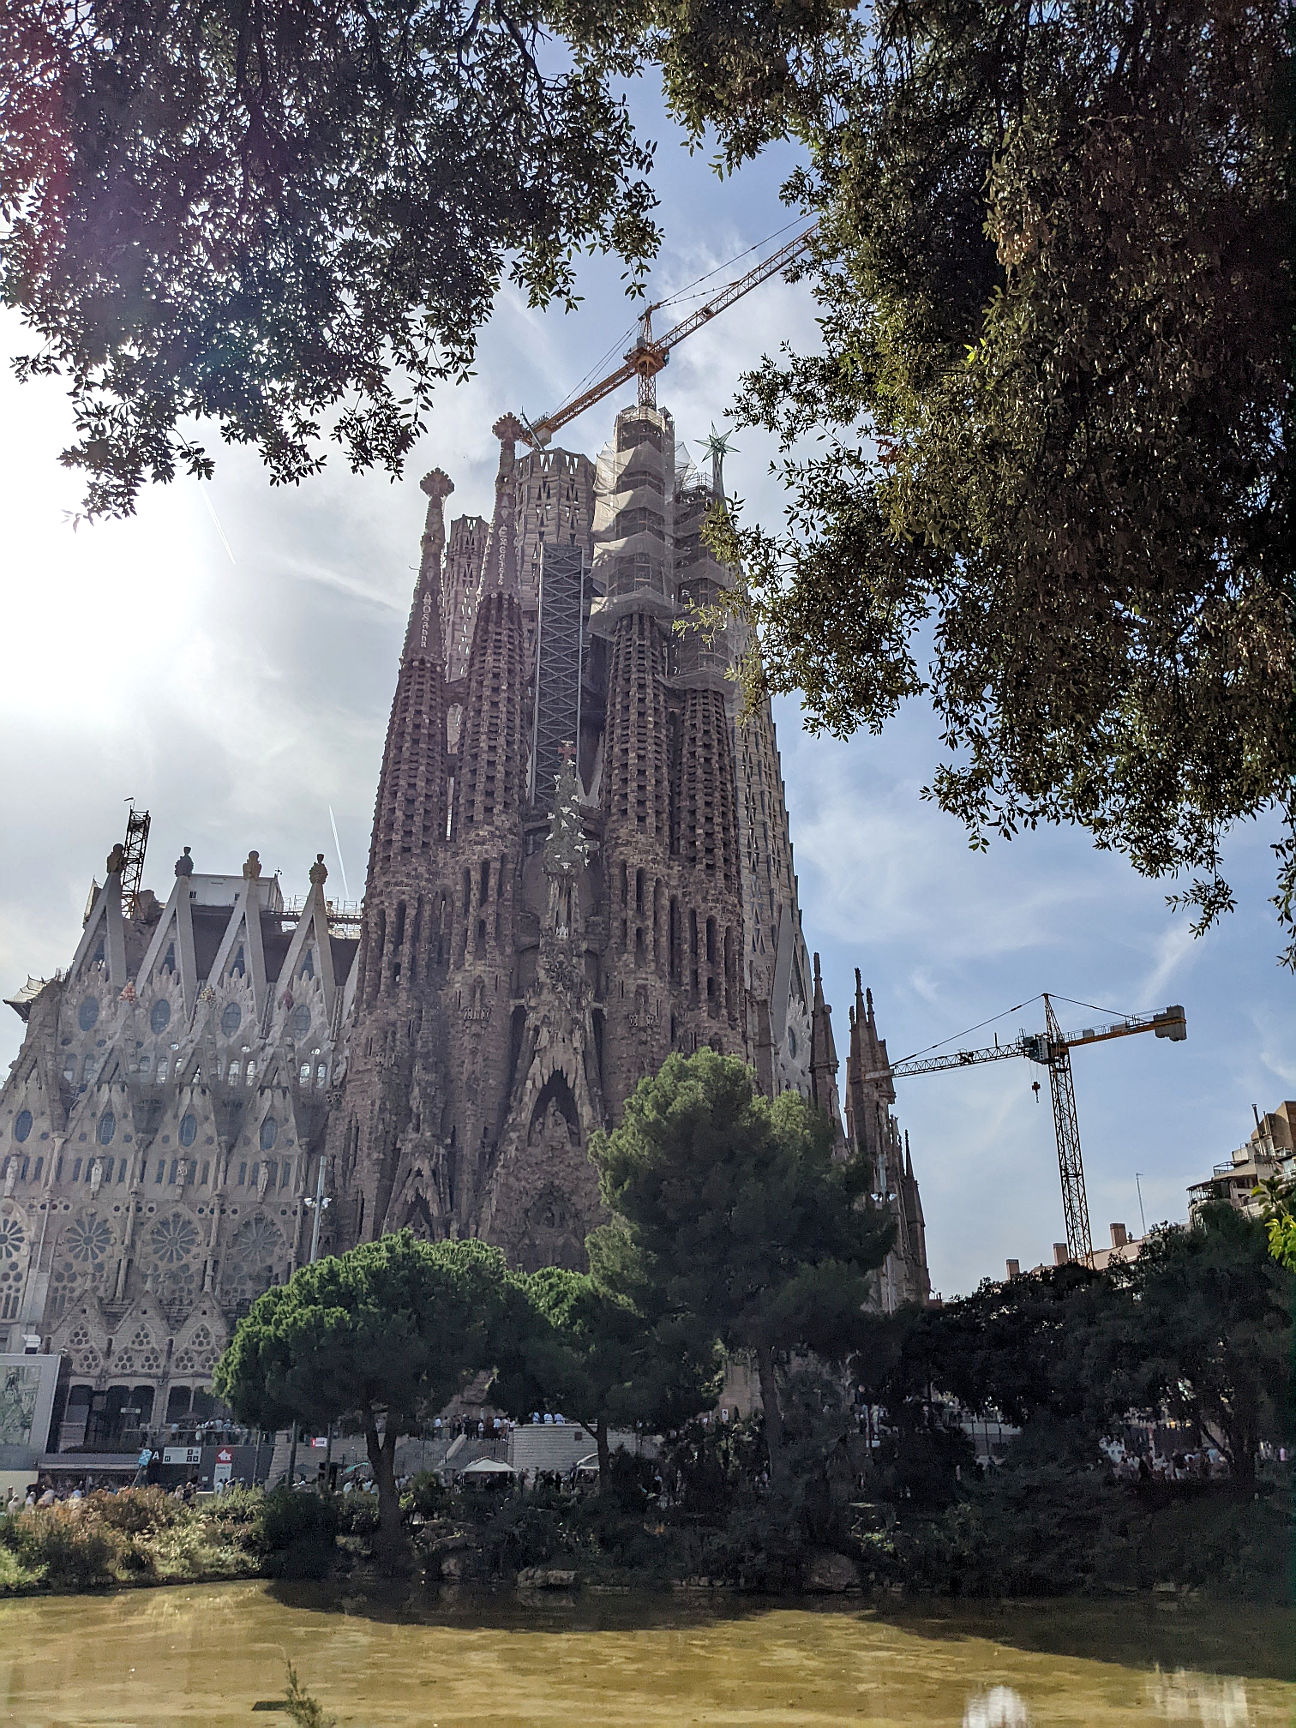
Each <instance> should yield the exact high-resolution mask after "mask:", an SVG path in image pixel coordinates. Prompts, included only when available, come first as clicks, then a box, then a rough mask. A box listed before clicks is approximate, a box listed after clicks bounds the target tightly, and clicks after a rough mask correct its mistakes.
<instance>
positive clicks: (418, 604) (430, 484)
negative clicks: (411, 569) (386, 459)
mask: <svg viewBox="0 0 1296 1728" xmlns="http://www.w3.org/2000/svg"><path fill="white" fill-rule="evenodd" d="M419 485H420V486H421V487H422V489H423V491H424V492H426V494H427V501H428V506H427V517H426V519H425V521H424V524H423V540H422V543H421V548H420V557H419V573H418V582H417V583H416V584H415V587H414V603H413V605H412V606H411V607H410V615H409V624H408V625H407V626H406V630H405V648H404V652H403V653H402V655H401V661H402V663H404V662H405V661H406V660H408V659H409V658H410V657H411V655H415V654H424V655H428V656H432V655H435V656H436V658H437V660H438V662H439V661H440V659H441V654H442V649H441V560H442V555H443V554H444V552H445V501H446V499H447V498H448V497H449V496H450V494H451V493H452V492H453V491H454V481H453V480H452V479H451V478H450V476H449V475H448V474H447V473H446V472H445V471H444V469H441V468H434V469H433V470H432V472H431V473H430V474H425V475H424V476H423V478H422V479H421V480H420V481H419Z"/></svg>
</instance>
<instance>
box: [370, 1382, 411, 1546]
mask: <svg viewBox="0 0 1296 1728" xmlns="http://www.w3.org/2000/svg"><path fill="white" fill-rule="evenodd" d="M364 1422H365V1450H366V1451H367V1452H368V1454H369V1467H370V1469H371V1470H372V1471H373V1476H374V1486H375V1487H376V1488H377V1490H378V1534H377V1537H376V1539H375V1541H374V1557H375V1559H376V1560H377V1561H378V1564H379V1565H380V1566H381V1567H382V1569H383V1571H385V1572H399V1571H402V1570H404V1569H405V1568H406V1567H407V1566H408V1564H409V1543H408V1541H407V1540H406V1536H405V1528H404V1526H403V1524H402V1523H401V1509H400V1495H399V1494H398V1493H397V1491H396V1433H395V1430H394V1429H390V1428H389V1429H387V1431H386V1432H385V1433H384V1434H383V1435H382V1436H381V1438H380V1437H379V1434H378V1424H377V1422H376V1421H375V1419H374V1416H373V1414H372V1412H371V1411H368V1410H366V1411H365V1419H364Z"/></svg>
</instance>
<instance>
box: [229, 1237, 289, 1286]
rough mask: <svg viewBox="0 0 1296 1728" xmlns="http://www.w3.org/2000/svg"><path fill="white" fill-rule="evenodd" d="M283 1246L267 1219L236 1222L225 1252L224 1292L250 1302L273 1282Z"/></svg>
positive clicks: (282, 1240)
mask: <svg viewBox="0 0 1296 1728" xmlns="http://www.w3.org/2000/svg"><path fill="white" fill-rule="evenodd" d="M287 1252H288V1251H287V1245H286V1243H285V1242H284V1239H283V1235H282V1233H281V1231H280V1230H279V1228H278V1227H277V1225H275V1224H272V1223H271V1222H270V1220H269V1219H268V1218H260V1217H257V1218H248V1219H247V1220H245V1222H244V1223H242V1224H240V1225H239V1227H238V1229H237V1231H235V1233H234V1237H233V1240H232V1241H231V1242H230V1245H229V1248H228V1249H227V1251H226V1255H225V1278H224V1284H225V1291H226V1295H227V1296H228V1297H229V1298H230V1299H231V1300H233V1301H236V1302H238V1301H250V1300H253V1299H254V1298H256V1297H257V1296H260V1295H261V1293H262V1291H264V1290H268V1289H269V1288H270V1286H271V1285H272V1284H273V1283H274V1282H275V1279H276V1276H277V1272H276V1268H277V1267H278V1266H279V1265H280V1264H281V1263H282V1262H283V1261H284V1260H285V1259H286V1258H287Z"/></svg>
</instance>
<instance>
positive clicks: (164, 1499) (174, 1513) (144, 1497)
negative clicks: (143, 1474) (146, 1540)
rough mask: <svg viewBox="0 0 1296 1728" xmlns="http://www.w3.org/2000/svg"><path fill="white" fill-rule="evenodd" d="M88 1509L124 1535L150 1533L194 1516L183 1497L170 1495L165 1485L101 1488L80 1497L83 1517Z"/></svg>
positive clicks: (110, 1527) (109, 1526) (90, 1513)
mask: <svg viewBox="0 0 1296 1728" xmlns="http://www.w3.org/2000/svg"><path fill="white" fill-rule="evenodd" d="M87 1513H88V1514H89V1515H90V1516H91V1517H92V1518H94V1519H97V1520H98V1521H99V1522H100V1523H102V1524H104V1525H106V1526H107V1528H108V1529H110V1530H120V1531H121V1533H122V1534H123V1535H124V1536H151V1535H152V1534H153V1532H154V1531H155V1530H166V1529H169V1528H170V1526H171V1525H173V1524H181V1523H183V1522H184V1521H185V1519H187V1518H190V1517H192V1516H193V1514H192V1512H191V1511H190V1509H189V1507H187V1506H186V1505H185V1503H184V1501H183V1500H175V1499H173V1498H172V1497H171V1495H170V1494H168V1493H167V1491H166V1489H165V1488H123V1489H122V1490H121V1492H120V1493H118V1494H107V1493H104V1492H103V1491H102V1490H100V1491H99V1492H97V1493H94V1494H91V1495H90V1496H89V1497H88V1498H87V1499H86V1500H84V1501H82V1503H81V1515H82V1517H85V1516H86V1514H87Z"/></svg>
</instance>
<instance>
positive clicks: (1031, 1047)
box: [867, 993, 1188, 1263]
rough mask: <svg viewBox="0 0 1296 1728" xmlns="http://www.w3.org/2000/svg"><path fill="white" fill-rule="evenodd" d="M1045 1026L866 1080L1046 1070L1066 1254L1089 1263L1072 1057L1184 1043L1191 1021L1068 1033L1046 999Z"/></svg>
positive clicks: (1132, 1020) (1155, 1018)
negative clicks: (1118, 1044) (1124, 1041)
mask: <svg viewBox="0 0 1296 1728" xmlns="http://www.w3.org/2000/svg"><path fill="white" fill-rule="evenodd" d="M1044 1024H1045V1030H1044V1031H1043V1032H1023V1033H1021V1034H1019V1036H1018V1037H1016V1038H1014V1039H1013V1040H1012V1042H1011V1043H1009V1044H1000V1043H997V1042H996V1043H995V1044H993V1045H990V1046H988V1047H985V1048H982V1049H980V1050H951V1051H948V1052H946V1054H944V1055H942V1056H913V1057H909V1058H907V1059H906V1060H904V1061H901V1062H896V1063H893V1064H892V1066H891V1067H890V1068H880V1069H877V1070H876V1071H875V1072H874V1073H872V1074H870V1075H868V1076H867V1078H868V1079H870V1080H901V1079H904V1078H906V1077H907V1076H908V1075H911V1074H939V1073H942V1072H944V1071H945V1070H946V1069H949V1068H972V1067H977V1066H979V1065H980V1064H981V1063H983V1062H1002V1061H1003V1060H1004V1059H1005V1058H1006V1057H1009V1056H1024V1057H1026V1059H1027V1060H1028V1061H1030V1062H1037V1063H1039V1065H1040V1066H1041V1067H1043V1068H1047V1069H1048V1075H1049V1094H1050V1097H1051V1099H1052V1103H1053V1128H1054V1132H1055V1134H1056V1136H1057V1151H1058V1175H1059V1177H1060V1178H1061V1183H1062V1212H1063V1216H1064V1218H1065V1221H1066V1239H1067V1253H1068V1254H1069V1255H1070V1256H1071V1258H1072V1259H1073V1260H1081V1261H1084V1262H1086V1263H1088V1262H1090V1261H1091V1260H1092V1258H1093V1236H1092V1233H1091V1231H1090V1227H1089V1198H1088V1194H1087V1193H1086V1190H1085V1178H1084V1160H1083V1158H1082V1156H1081V1152H1080V1118H1079V1116H1078V1115H1077V1113H1076V1102H1075V1086H1074V1083H1073V1081H1072V1078H1071V1052H1072V1050H1075V1049H1079V1048H1081V1047H1082V1046H1084V1045H1086V1044H1103V1043H1106V1042H1107V1041H1108V1040H1109V1039H1112V1038H1129V1037H1131V1036H1133V1035H1134V1034H1135V1033H1138V1032H1153V1033H1155V1034H1156V1036H1157V1037H1158V1038H1169V1039H1170V1040H1171V1041H1172V1042H1173V1043H1176V1044H1177V1043H1181V1042H1182V1041H1183V1040H1184V1039H1185V1038H1186V1037H1187V1036H1188V1021H1187V1017H1186V1015H1185V1014H1184V1011H1183V1008H1182V1007H1181V1006H1180V1005H1178V1004H1175V1005H1173V1006H1171V1007H1169V1008H1162V1009H1161V1010H1160V1011H1159V1012H1158V1013H1155V1014H1132V1015H1130V1016H1129V1017H1128V1018H1126V1019H1124V1020H1116V1021H1113V1022H1111V1023H1110V1024H1109V1025H1106V1026H1088V1027H1085V1029H1084V1030H1083V1031H1080V1032H1063V1030H1062V1028H1061V1026H1060V1025H1059V1024H1058V1019H1057V1015H1056V1014H1055V1013H1054V1011H1053V1003H1052V1000H1051V999H1050V997H1049V996H1048V994H1047V993H1046V994H1045V996H1044Z"/></svg>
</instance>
